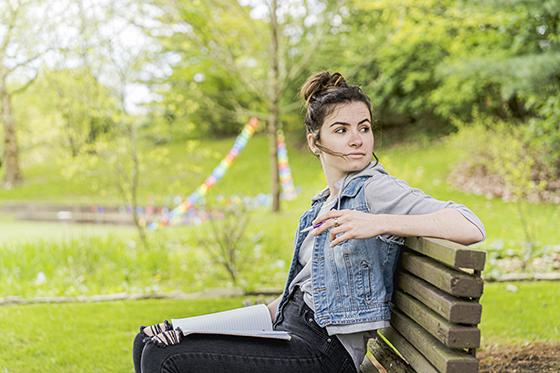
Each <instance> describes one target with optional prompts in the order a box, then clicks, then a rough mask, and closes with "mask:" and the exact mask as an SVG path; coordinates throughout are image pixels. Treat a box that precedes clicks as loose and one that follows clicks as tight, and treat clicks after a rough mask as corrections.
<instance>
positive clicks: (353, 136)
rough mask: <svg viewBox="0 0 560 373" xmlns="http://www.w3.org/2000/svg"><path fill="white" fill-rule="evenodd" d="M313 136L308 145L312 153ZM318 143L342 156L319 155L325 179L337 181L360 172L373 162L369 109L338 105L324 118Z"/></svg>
mask: <svg viewBox="0 0 560 373" xmlns="http://www.w3.org/2000/svg"><path fill="white" fill-rule="evenodd" d="M312 138H313V137H312V135H311V134H308V137H307V139H308V143H309V146H310V147H311V148H312V150H318V149H317V148H315V147H314V146H313V145H312V141H310V140H312ZM319 143H320V144H321V145H323V146H324V147H326V148H328V149H330V150H332V151H334V152H338V153H342V154H344V155H345V156H344V157H340V156H334V155H331V154H328V153H325V152H323V151H321V153H320V158H321V163H322V165H323V169H324V171H325V173H326V174H327V175H331V176H332V177H334V178H336V179H338V178H342V177H344V176H345V175H346V174H347V173H349V172H353V171H360V170H362V169H363V168H365V167H366V166H367V165H368V164H369V163H370V162H371V160H372V152H373V144H374V140H373V133H372V131H371V116H370V114H369V110H368V107H367V106H366V104H365V103H363V102H360V101H352V102H349V103H344V104H338V105H336V106H335V108H334V109H333V110H332V112H331V113H330V114H329V115H328V116H327V117H326V118H325V120H324V122H323V125H322V126H321V130H320V138H319Z"/></svg>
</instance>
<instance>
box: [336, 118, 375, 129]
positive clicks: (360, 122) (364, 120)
mask: <svg viewBox="0 0 560 373" xmlns="http://www.w3.org/2000/svg"><path fill="white" fill-rule="evenodd" d="M364 122H369V119H368V118H365V119H362V120H361V121H359V122H358V125H360V124H362V123H364ZM335 124H342V125H345V126H350V123H346V122H340V121H339V122H334V123H332V124H331V125H330V126H329V127H332V126H334V125H335Z"/></svg>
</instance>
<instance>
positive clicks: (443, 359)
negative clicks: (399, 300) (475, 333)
mask: <svg viewBox="0 0 560 373" xmlns="http://www.w3.org/2000/svg"><path fill="white" fill-rule="evenodd" d="M391 325H392V326H393V327H394V328H395V329H396V330H397V331H398V332H399V333H400V334H401V335H402V336H403V337H404V338H406V339H407V340H408V342H409V343H410V344H412V345H413V346H414V347H416V349H418V351H420V353H421V354H422V355H424V357H425V358H426V359H427V360H428V361H429V362H430V363H431V364H432V365H433V366H434V367H435V368H436V369H437V370H438V371H440V372H444V373H455V372H457V373H471V372H472V373H476V372H478V367H479V365H478V360H477V359H476V358H474V357H473V356H471V355H469V354H467V353H466V352H464V351H458V350H452V349H450V348H449V347H446V346H445V345H444V344H443V343H441V342H440V341H438V340H437V339H435V338H434V337H432V336H431V335H430V334H429V333H428V332H426V331H425V330H424V329H422V327H421V326H420V325H418V324H416V323H415V322H414V321H413V320H411V319H410V318H408V317H407V316H406V315H404V314H403V313H402V312H400V311H399V310H397V309H394V310H393V313H392V317H391Z"/></svg>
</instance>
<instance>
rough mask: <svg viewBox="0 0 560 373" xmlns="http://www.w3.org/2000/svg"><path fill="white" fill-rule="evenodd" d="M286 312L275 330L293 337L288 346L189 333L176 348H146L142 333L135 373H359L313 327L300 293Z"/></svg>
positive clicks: (334, 343) (335, 340)
mask: <svg viewBox="0 0 560 373" xmlns="http://www.w3.org/2000/svg"><path fill="white" fill-rule="evenodd" d="M282 312H283V315H284V318H283V319H282V321H281V322H279V323H278V324H277V325H275V327H274V329H275V330H285V331H287V332H289V333H290V335H291V336H292V339H291V340H290V341H284V340H276V339H266V338H255V337H242V336H228V335H218V334H191V335H188V336H186V337H185V338H184V339H183V341H182V342H181V343H180V344H178V345H174V346H167V347H157V346H155V345H154V344H153V343H147V344H144V343H142V334H138V335H137V336H136V338H135V340H134V350H133V360H134V369H135V370H136V372H137V373H140V372H142V373H154V372H158V373H160V372H162V373H163V372H165V373H171V372H173V373H179V372H182V373H186V372H189V373H190V372H204V373H206V372H215V373H222V372H227V373H237V372H267V373H268V372H270V373H275V372H278V373H285V372H300V373H307V372H308V373H315V372H317V373H319V372H325V373H328V372H339V373H356V368H355V367H354V363H353V361H352V358H351V357H350V355H349V354H348V352H347V351H346V349H345V348H344V346H342V344H341V343H340V341H339V340H338V338H336V337H335V336H329V335H328V334H327V331H326V329H325V328H321V327H320V326H319V325H317V323H315V321H314V320H313V311H312V310H311V309H310V308H309V307H308V306H307V305H306V304H305V303H304V301H303V293H302V292H301V291H300V289H299V288H297V289H296V290H295V291H294V292H292V294H291V295H290V299H289V301H288V303H287V304H286V306H285V307H284V309H283V311H282Z"/></svg>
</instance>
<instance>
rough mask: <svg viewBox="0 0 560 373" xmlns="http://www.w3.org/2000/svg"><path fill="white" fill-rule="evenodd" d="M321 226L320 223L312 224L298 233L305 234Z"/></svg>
mask: <svg viewBox="0 0 560 373" xmlns="http://www.w3.org/2000/svg"><path fill="white" fill-rule="evenodd" d="M321 224H323V222H320V223H319V224H313V225H311V226H309V227H307V228H305V229H302V230H301V231H299V232H300V233H305V232H309V231H310V230H312V229H314V228H319V227H320V226H321Z"/></svg>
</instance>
